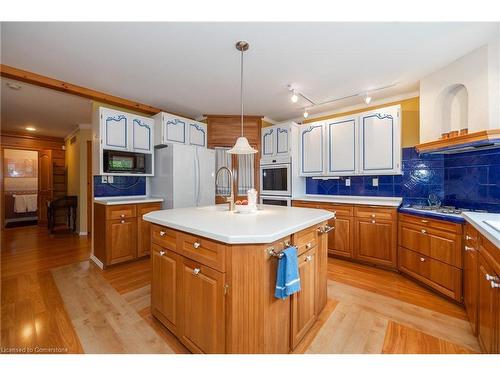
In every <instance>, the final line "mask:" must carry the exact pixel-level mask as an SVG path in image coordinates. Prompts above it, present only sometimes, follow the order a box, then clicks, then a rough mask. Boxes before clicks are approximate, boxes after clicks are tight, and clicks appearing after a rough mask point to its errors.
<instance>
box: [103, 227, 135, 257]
mask: <svg viewBox="0 0 500 375" xmlns="http://www.w3.org/2000/svg"><path fill="white" fill-rule="evenodd" d="M106 237H107V241H109V242H108V244H107V246H106V247H107V249H108V251H107V253H108V254H107V257H108V262H107V263H108V264H115V263H120V262H124V261H127V260H130V259H134V258H135V257H136V253H137V219H136V218H135V217H134V218H130V219H118V220H107V221H106Z"/></svg>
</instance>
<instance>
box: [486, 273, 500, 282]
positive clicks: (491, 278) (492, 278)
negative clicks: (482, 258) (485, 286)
mask: <svg viewBox="0 0 500 375" xmlns="http://www.w3.org/2000/svg"><path fill="white" fill-rule="evenodd" d="M485 277H486V280H488V281H498V277H496V276H491V275H490V274H486V276H485Z"/></svg>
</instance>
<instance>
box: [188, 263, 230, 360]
mask: <svg viewBox="0 0 500 375" xmlns="http://www.w3.org/2000/svg"><path fill="white" fill-rule="evenodd" d="M181 278H182V286H181V290H182V297H181V316H182V322H186V324H183V323H182V322H181V326H182V328H181V341H182V342H183V343H184V345H186V347H187V348H188V349H190V350H191V351H192V352H193V353H208V354H210V353H223V352H224V351H225V337H224V328H225V317H224V304H225V301H224V299H225V298H224V274H223V273H220V272H218V271H215V270H213V269H211V268H209V267H205V266H201V265H200V264H198V263H196V262H193V261H191V260H189V259H187V258H183V263H182V271H181Z"/></svg>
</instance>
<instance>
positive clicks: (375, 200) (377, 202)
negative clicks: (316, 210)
mask: <svg viewBox="0 0 500 375" xmlns="http://www.w3.org/2000/svg"><path fill="white" fill-rule="evenodd" d="M292 200H299V201H311V202H323V203H339V204H362V205H369V206H386V207H396V208H397V207H399V206H400V205H401V203H402V202H403V198H400V197H371V196H356V195H345V196H344V195H340V196H339V195H325V196H324V197H320V196H317V195H314V194H311V195H308V194H306V195H301V196H296V197H292Z"/></svg>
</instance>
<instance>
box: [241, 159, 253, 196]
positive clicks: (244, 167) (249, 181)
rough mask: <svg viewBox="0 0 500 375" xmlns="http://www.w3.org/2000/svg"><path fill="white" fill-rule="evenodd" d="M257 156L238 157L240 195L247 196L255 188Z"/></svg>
mask: <svg viewBox="0 0 500 375" xmlns="http://www.w3.org/2000/svg"><path fill="white" fill-rule="evenodd" d="M254 159H255V154H249V155H238V195H247V190H249V189H253V188H254V187H255V179H254V178H255V174H254V173H255V171H254Z"/></svg>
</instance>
